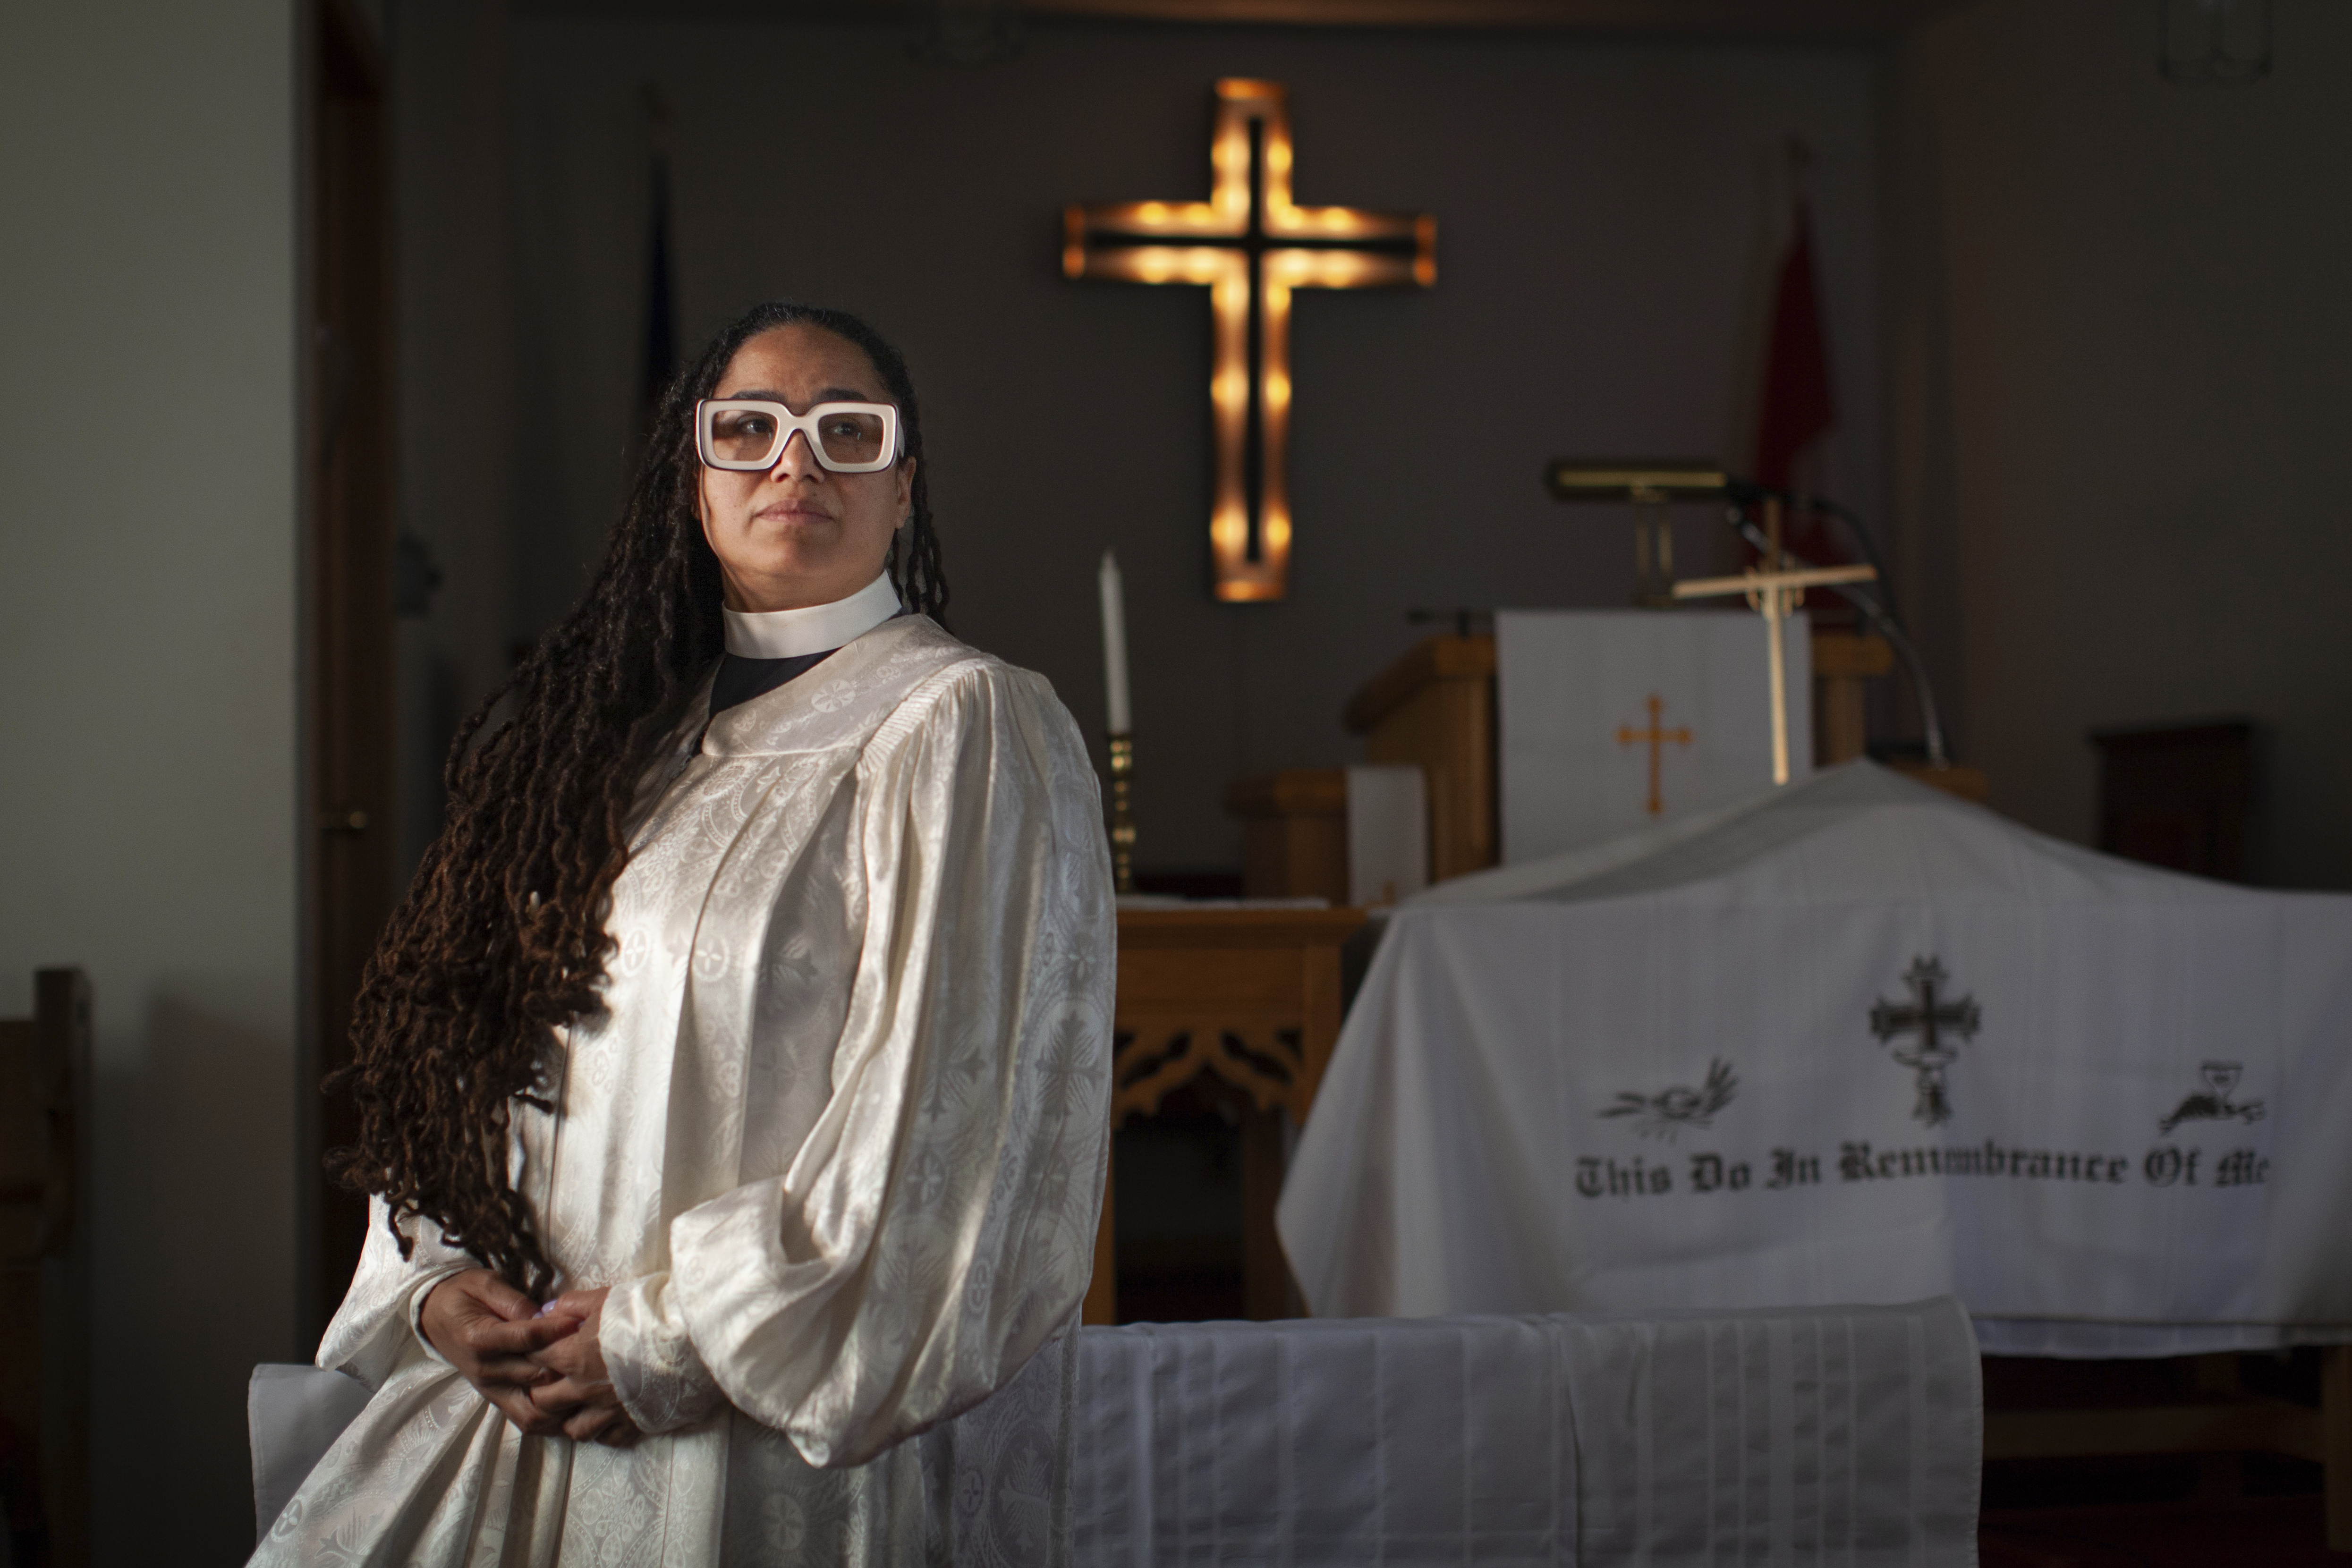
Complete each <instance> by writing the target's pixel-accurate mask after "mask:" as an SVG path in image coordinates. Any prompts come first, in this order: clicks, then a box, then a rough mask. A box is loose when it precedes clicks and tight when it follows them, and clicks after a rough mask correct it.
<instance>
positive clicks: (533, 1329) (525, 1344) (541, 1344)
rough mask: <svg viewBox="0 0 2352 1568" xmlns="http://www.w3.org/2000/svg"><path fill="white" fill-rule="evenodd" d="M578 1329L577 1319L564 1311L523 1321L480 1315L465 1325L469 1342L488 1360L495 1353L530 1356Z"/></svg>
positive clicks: (474, 1349)
mask: <svg viewBox="0 0 2352 1568" xmlns="http://www.w3.org/2000/svg"><path fill="white" fill-rule="evenodd" d="M579 1330H580V1320H579V1319H578V1318H573V1317H565V1316H562V1315H561V1314H557V1315H553V1316H550V1317H544V1318H529V1319H526V1320H524V1321H523V1322H500V1321H499V1320H498V1319H496V1318H477V1319H476V1320H475V1321H474V1322H471V1323H469V1324H467V1327H466V1345H467V1349H469V1350H471V1351H472V1352H473V1353H474V1354H476V1355H477V1356H478V1357H480V1358H481V1359H483V1360H485V1361H488V1359H490V1358H491V1357H492V1356H508V1355H531V1354H537V1353H538V1352H540V1351H542V1350H545V1349H546V1348H547V1347H548V1346H549V1345H551V1344H553V1343H555V1342H556V1341H558V1340H561V1339H565V1338H568V1337H570V1336H571V1335H572V1334H574V1333H578V1332H579Z"/></svg>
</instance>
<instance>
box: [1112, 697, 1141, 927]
mask: <svg viewBox="0 0 2352 1568" xmlns="http://www.w3.org/2000/svg"><path fill="white" fill-rule="evenodd" d="M1134 786H1135V737H1134V736H1132V735H1129V734H1126V733H1124V732H1120V733H1115V734H1113V735H1112V736H1111V737H1110V866H1111V887H1112V890H1113V891H1114V892H1118V893H1133V892H1134V891H1135V801H1134V795H1133V790H1134Z"/></svg>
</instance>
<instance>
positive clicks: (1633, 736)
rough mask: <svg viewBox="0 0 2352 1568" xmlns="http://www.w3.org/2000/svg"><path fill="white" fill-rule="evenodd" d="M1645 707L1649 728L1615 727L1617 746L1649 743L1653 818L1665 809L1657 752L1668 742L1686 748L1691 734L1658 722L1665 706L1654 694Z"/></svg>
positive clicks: (1687, 729)
mask: <svg viewBox="0 0 2352 1568" xmlns="http://www.w3.org/2000/svg"><path fill="white" fill-rule="evenodd" d="M1645 706H1647V707H1648V708H1649V710H1650V727H1649V728H1647V729H1635V728H1634V727H1633V726H1632V725H1630V724H1621V725H1619V726H1618V727H1617V744H1618V745H1620V746H1631V745H1633V743H1634V742H1635V741H1637V740H1646V741H1648V742H1649V743H1650V815H1652V816H1653V817H1654V816H1656V815H1657V814H1658V813H1659V812H1661V811H1663V810H1665V809H1666V798H1665V795H1664V792H1663V791H1662V790H1661V789H1660V788H1659V785H1660V780H1659V778H1658V750H1659V748H1660V747H1663V746H1664V745H1665V743H1666V742H1667V741H1670V740H1671V741H1673V742H1674V743H1675V745H1676V746H1688V745H1689V744H1690V743H1691V732H1690V727H1689V726H1688V725H1683V724H1678V725H1676V726H1675V727H1674V728H1672V729H1668V728H1666V727H1664V725H1662V724H1660V723H1659V722H1658V718H1659V716H1660V715H1662V714H1664V712H1665V711H1666V705H1665V702H1664V699H1663V698H1660V697H1658V696H1657V695H1652V696H1651V698H1650V700H1649V702H1648V703H1647V704H1646V705H1645Z"/></svg>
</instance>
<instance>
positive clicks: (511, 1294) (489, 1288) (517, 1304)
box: [459, 1269, 539, 1321]
mask: <svg viewBox="0 0 2352 1568" xmlns="http://www.w3.org/2000/svg"><path fill="white" fill-rule="evenodd" d="M459 1278H460V1279H462V1280H464V1281H467V1291H468V1292H469V1293H470V1294H471V1295H472V1296H473V1297H474V1299H475V1300H476V1301H479V1302H481V1303H482V1304H483V1305H484V1306H486V1307H488V1308H489V1309H490V1311H492V1312H496V1313H498V1314H499V1316H500V1317H502V1318H506V1319H509V1320H510V1321H511V1320H514V1319H518V1318H528V1317H530V1316H532V1315H534V1314H535V1313H537V1312H538V1311H539V1303H538V1302H537V1301H532V1300H531V1299H530V1297H529V1296H526V1295H524V1294H523V1293H522V1292H521V1291H518V1290H516V1289H515V1288H514V1287H513V1286H512V1285H509V1284H508V1283H507V1282H506V1281H504V1280H501V1279H499V1277H498V1276H497V1275H496V1274H493V1273H491V1272H490V1271H489V1270H488V1269H475V1270H467V1272H466V1273H464V1274H462V1275H460V1276H459Z"/></svg>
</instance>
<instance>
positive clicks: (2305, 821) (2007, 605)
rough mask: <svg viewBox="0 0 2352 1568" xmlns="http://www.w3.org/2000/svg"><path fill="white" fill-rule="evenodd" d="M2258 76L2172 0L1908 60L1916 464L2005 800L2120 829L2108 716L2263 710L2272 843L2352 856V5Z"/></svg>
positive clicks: (2280, 32)
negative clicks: (2178, 26)
mask: <svg viewBox="0 0 2352 1568" xmlns="http://www.w3.org/2000/svg"><path fill="white" fill-rule="evenodd" d="M2274 12H2275V16H2276V25H2275V66H2274V69H2273V75H2272V77H2271V78H2270V79H2269V80H2267V81H2264V82H2262V83H2260V84H2258V85H2255V86H2252V87H2246V88H2213V87H2206V88H2184V87H2178V86H2173V85H2170V84H2168V83H2167V82H2165V81H2164V80H2162V79H2161V78H2160V77H2159V76H2158V71H2157V66H2156V30H2155V7H2154V6H2153V5H2151V4H2149V3H2147V0H2066V3H2065V4H2063V5H2051V4H2047V3H2046V0H1979V3H1978V4H1975V5H1969V6H1968V7H1966V8H1964V9H1962V10H1960V11H1958V12H1957V13H1955V14H1953V15H1951V16H1948V17H1946V18H1944V19H1943V20H1942V21H1940V22H1938V23H1937V24H1936V25H1934V26H1931V27H1929V28H1928V29H1927V30H1926V31H1925V32H1923V33H1922V34H1920V35H1919V36H1918V37H1916V38H1914V39H1913V40H1912V41H1911V42H1910V44H1909V45H1908V46H1907V47H1905V48H1903V49H1901V50H1900V51H1898V54H1897V56H1896V58H1895V71H1894V73H1893V86H1892V88H1891V90H1890V99H1889V101H1890V106H1891V110H1892V115H1893V120H1894V130H1893V132H1892V134H1891V135H1890V137H1889V143H1890V146H1891V148H1892V149H1894V152H1893V155H1892V156H1891V157H1890V160H1889V165H1890V170H1891V175H1890V186H1891V197H1890V203H1889V205H1890V212H1891V214H1892V215H1891V218H1890V233H1891V234H1892V235H1893V238H1894V244H1893V246H1891V251H1892V254H1893V255H1894V256H1895V272H1896V275H1897V278H1896V282H1895V287H1894V288H1893V289H1892V290H1891V293H1892V296H1893V298H1894V299H1895V325H1894V330H1893V331H1892V333H1891V334H1890V336H1891V338H1892V340H1893V342H1894V344H1895V374H1894V376H1893V384H1894V385H1895V388H1896V389H1897V409H1896V413H1895V420H1894V426H1895V432H1896V439H1895V472H1896V475H1897V481H1896V488H1897V492H1898V495H1899V496H1900V497H1902V517H1903V524H1904V527H1903V543H1904V546H1905V551H1904V553H1905V557H1906V565H1908V566H1910V567H1911V568H1912V569H1913V570H1911V571H1910V573H1909V578H1910V581H1911V583H1912V585H1913V588H1914V591H1915V593H1916V603H1915V611H1916V613H1917V614H1918V615H1919V617H1920V620H1921V622H1922V629H1923V631H1924V632H1925V633H1926V636H1927V642H1928V643H1929V645H1930V647H1931V648H1932V649H1933V650H1934V653H1935V654H1936V656H1937V659H1938V661H1939V663H1940V664H1941V665H1942V667H1943V668H1944V670H1945V672H1946V676H1947V683H1948V685H1949V687H1950V695H1951V697H1952V699H1953V701H1954V704H1955V706H1958V708H1959V709H1960V714H1959V727H1958V728H1959V737H1960V740H1961V744H1962V747H1963V749H1964V751H1965V753H1966V754H1967V756H1968V758H1969V760H1972V761H1976V762H1980V763H1981V764H1983V765H1984V766H1985V767H1986V768H1989V769H1990V772H1991V774H1992V781H1993V803H1994V804H1995V805H1997V806H1999V807H2000V809H2002V810H2005V811H2008V812H2010V813H2011V814H2012V815H2014V816H2016V817H2019V818H2021V820H2023V821H2026V822H2028V823H2030V824H2032V826H2034V827H2037V828H2042V829H2045V830H2047V831H2053V832H2056V833H2060V834H2063V835H2064V836H2066V837H2069V838H2074V839H2078V840H2088V839H2089V838H2090V837H2091V836H2092V835H2093V833H2094V831H2095V791H2096V768H2095V757H2094V754H2093V752H2092V750H2091V747H2089V745H2088V744H2087V743H2086V742H2085V740H2084V734H2085V732H2086V731H2088V730H2091V729H2095V728H2102V727H2111V726H2126V725H2142V724H2149V725H2154V724H2163V723H2168V722H2171V721H2176V720H2193V719H2197V718H2200V717H2205V716H2251V717H2252V718H2254V719H2256V720H2257V721H2259V722H2260V723H2261V724H2262V725H2263V727H2264V730H2265V734H2266V736H2267V738H2268V741H2269V745H2270V755H2269V758H2268V771H2269V779H2268V796H2269V800H2270V802H2271V810H2270V814H2269V820H2268V821H2267V823H2266V824H2265V825H2264V828H2263V832H2262V834H2261V837H2260V840H2259V841H2258V845H2257V849H2258V854H2259V857H2260V862H2259V863H2258V865H2257V868H2256V869H2257V871H2258V873H2261V874H2263V876H2264V877H2265V878H2266V879H2267V880H2272V881H2276V882H2279V883H2285V884H2287V885H2294V886H2326V887H2346V886H2352V814H2347V812H2346V810H2345V809H2344V802H2345V800H2346V799H2347V796H2352V727H2347V722H2346V721H2347V716H2348V715H2352V638H2347V631H2346V628H2347V623H2352V618H2347V613H2346V611H2345V609H2344V605H2345V603H2346V599H2345V590H2344V586H2343V585H2344V584H2345V583H2346V582H2347V580H2352V528H2347V519H2346V513H2347V489H2346V485H2345V479H2344V465H2343V462H2342V459H2341V452H2342V449H2343V445H2344V444H2345V442H2346V439H2347V434H2346V433H2347V429H2352V289H2347V287H2346V281H2345V280H2346V279H2347V277H2352V202H2347V200H2346V188H2345V179H2346V170H2347V161H2352V93H2347V91H2346V84H2347V82H2352V13H2348V12H2347V11H2346V10H2345V9H2344V8H2343V7H2342V6H2340V5H2334V4H2330V3H2328V0H2277V3H2276V5H2275V6H2274Z"/></svg>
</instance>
